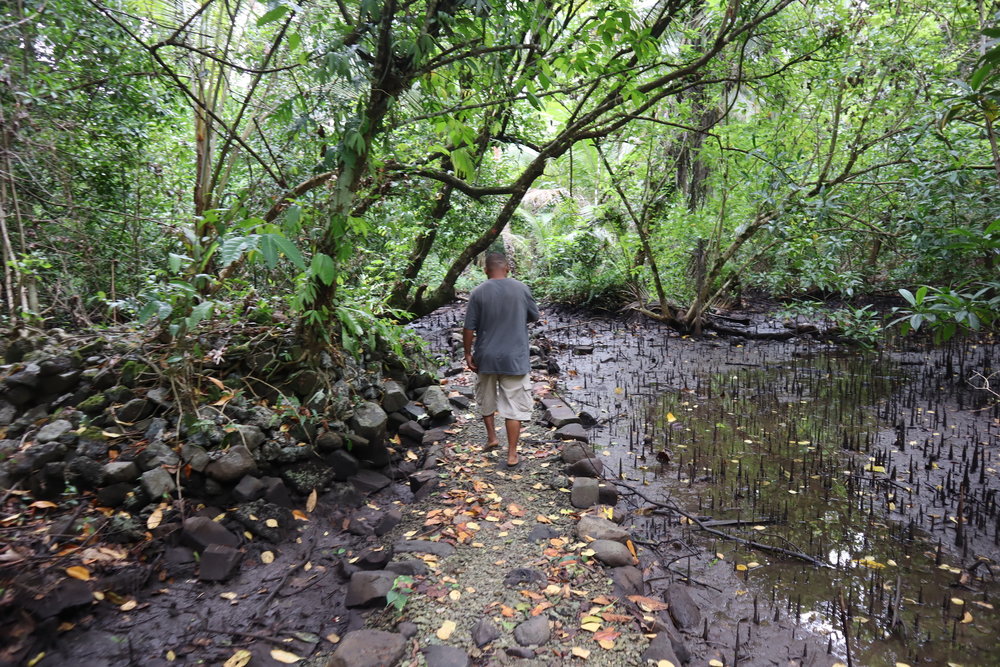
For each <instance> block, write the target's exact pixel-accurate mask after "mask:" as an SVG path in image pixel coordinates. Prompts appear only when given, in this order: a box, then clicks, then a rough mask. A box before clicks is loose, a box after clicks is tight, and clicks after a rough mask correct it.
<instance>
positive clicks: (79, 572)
mask: <svg viewBox="0 0 1000 667" xmlns="http://www.w3.org/2000/svg"><path fill="white" fill-rule="evenodd" d="M66 574H68V575H69V576H71V577H73V578H74V579H79V580H80V581H90V570H88V569H87V568H85V567H83V566H82V565H73V566H71V567H67V568H66Z"/></svg>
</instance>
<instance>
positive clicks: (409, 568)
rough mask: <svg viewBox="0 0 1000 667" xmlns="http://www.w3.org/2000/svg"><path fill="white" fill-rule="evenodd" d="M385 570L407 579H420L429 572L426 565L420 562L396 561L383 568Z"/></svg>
mask: <svg viewBox="0 0 1000 667" xmlns="http://www.w3.org/2000/svg"><path fill="white" fill-rule="evenodd" d="M385 569H386V570H387V571H389V572H393V573H395V574H396V575H399V576H407V577H422V576H424V575H426V574H427V573H428V572H430V568H428V567H427V563H425V562H424V561H422V560H415V559H410V560H396V561H393V562H391V563H389V564H388V565H386V566H385Z"/></svg>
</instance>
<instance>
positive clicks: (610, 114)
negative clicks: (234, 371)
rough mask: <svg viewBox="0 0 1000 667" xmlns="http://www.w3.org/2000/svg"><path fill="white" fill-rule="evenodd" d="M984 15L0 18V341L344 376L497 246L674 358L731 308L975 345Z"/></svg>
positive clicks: (625, 9)
mask: <svg viewBox="0 0 1000 667" xmlns="http://www.w3.org/2000/svg"><path fill="white" fill-rule="evenodd" d="M997 9H998V7H997V3H993V2H987V1H986V0H978V2H969V1H968V0H914V1H909V0H907V1H905V2H904V1H901V0H869V1H865V0H806V1H802V2H795V1H793V0H607V1H604V2H592V1H587V0H559V1H556V2H538V1H529V0H523V1H522V0H510V1H507V2H500V1H498V0H425V1H423V2H414V1H412V0H311V1H310V0H304V1H301V2H298V3H296V2H292V0H270V1H269V2H267V3H264V2H253V1H251V0H205V1H204V2H185V1H182V0H169V1H168V0H60V2H51V1H47V0H11V2H9V3H7V4H6V6H5V10H4V13H3V15H2V20H0V100H2V105H0V113H2V117H0V127H2V139H0V141H2V144H0V236H2V239H0V240H2V250H3V260H4V276H3V301H4V306H3V316H4V317H5V318H6V321H7V323H8V324H14V323H16V322H25V321H26V322H28V323H29V324H37V323H42V322H44V323H45V324H46V325H49V326H85V325H90V324H109V323H113V322H122V321H127V320H132V319H139V320H144V321H145V320H150V319H152V318H158V319H159V320H160V321H161V322H163V323H164V324H165V325H166V326H167V327H168V328H169V330H170V333H172V334H174V335H175V336H176V335H183V334H184V333H185V332H186V331H188V330H190V329H192V328H194V327H196V326H198V325H199V324H200V323H202V322H203V321H205V320H207V319H215V318H218V319H222V320H238V319H248V320H253V321H260V322H268V321H271V320H272V319H273V318H275V317H278V318H279V319H280V318H284V317H288V318H294V321H295V322H297V323H298V326H299V327H300V331H301V332H302V334H303V335H304V336H305V337H306V339H307V340H311V341H313V342H317V343H318V342H321V341H324V340H329V339H331V338H334V339H335V340H337V341H339V342H341V343H342V344H344V345H345V346H346V347H348V348H351V347H354V346H356V345H358V344H359V342H360V340H361V339H362V338H363V337H364V336H365V335H367V334H368V333H369V332H371V331H380V330H381V331H384V332H388V331H389V327H390V326H391V325H390V324H387V323H386V322H387V321H388V320H396V321H400V320H405V319H407V318H410V317H413V316H417V315H420V314H423V313H427V312H430V311H431V310H433V309H435V308H436V307H438V306H440V305H442V304H444V303H446V302H448V301H450V300H451V299H452V298H453V297H454V296H455V294H456V292H457V291H458V290H461V289H463V288H465V287H468V286H469V285H471V284H472V283H473V282H477V281H478V280H479V276H478V275H475V276H472V275H471V274H470V273H469V272H468V271H467V269H468V268H469V267H470V265H472V264H473V262H474V261H475V259H476V257H477V256H479V255H480V254H481V253H482V252H483V251H485V250H487V249H489V248H491V247H494V246H497V245H499V244H502V245H503V246H504V247H505V248H506V249H507V250H508V252H510V253H511V254H512V255H513V257H514V259H515V261H516V263H517V267H518V276H519V277H520V278H522V279H523V280H525V281H526V282H528V283H529V284H531V285H532V287H533V288H534V289H535V291H536V294H537V295H539V296H540V297H542V298H545V299H552V300H568V301H575V302H591V301H599V302H601V303H603V304H607V305H615V306H620V305H624V304H628V303H630V302H631V303H633V304H634V305H635V307H637V308H640V309H641V310H642V311H644V312H646V313H647V314H648V315H650V316H652V317H656V318H660V319H664V320H666V321H669V322H672V323H674V324H675V325H676V326H678V327H681V328H685V329H688V328H697V327H698V326H699V323H700V322H701V321H702V318H703V316H704V315H705V314H706V313H707V312H709V310H710V309H712V308H714V307H716V306H718V305H720V304H723V305H724V304H726V303H732V302H735V301H737V300H738V299H739V298H740V295H741V294H743V293H746V292H751V291H753V292H754V293H764V294H767V295H771V296H774V297H778V298H782V299H798V300H800V301H792V302H790V303H791V305H789V306H788V308H789V309H791V310H792V311H795V310H798V311H799V312H804V311H808V310H810V309H813V310H815V309H816V308H821V307H822V306H821V305H810V304H811V303H812V304H818V303H820V302H810V301H808V300H803V299H815V298H820V299H830V298H833V299H837V300H840V301H843V302H848V303H850V302H852V299H856V298H858V297H862V296H866V295H898V294H902V296H903V297H904V298H905V305H904V307H903V308H902V309H901V310H900V312H901V313H902V315H904V316H906V319H905V320H903V321H902V324H903V326H904V327H906V328H914V327H917V328H919V327H924V328H927V327H928V326H930V327H932V328H934V329H935V330H936V332H937V333H938V334H939V336H942V337H946V336H949V335H951V334H952V333H953V332H954V331H955V330H956V329H957V328H960V327H972V328H980V327H986V326H990V325H992V324H993V323H994V322H995V321H996V316H997V312H998V311H1000V278H998V274H997V267H998V261H1000V222H998V217H1000V216H998V213H1000V197H998V195H1000V146H998V140H997V128H996V122H997V117H998V114H1000V79H998V76H997V73H998V71H997V69H996V66H997V63H998V62H1000V48H998V47H995V46H994V43H995V41H996V39H997V38H1000V28H996V27H994V26H995V25H996V15H995V13H996V11H997ZM854 303H858V302H856V301H855V302H854ZM835 316H836V317H839V318H841V320H842V321H843V323H844V326H845V327H846V328H848V329H851V328H853V330H854V331H856V332H858V334H859V335H860V336H862V337H863V336H865V335H867V334H866V332H870V331H871V327H873V326H876V327H877V324H875V318H874V315H872V314H871V312H870V311H869V310H866V309H863V308H859V307H856V306H845V307H844V308H843V309H841V310H839V311H837V312H836V313H835ZM290 321H292V320H290Z"/></svg>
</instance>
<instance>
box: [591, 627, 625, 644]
mask: <svg viewBox="0 0 1000 667" xmlns="http://www.w3.org/2000/svg"><path fill="white" fill-rule="evenodd" d="M621 636H622V633H620V632H618V631H617V630H612V629H611V628H605V629H604V630H601V631H600V632H595V633H594V639H596V640H597V641H599V642H601V641H614V640H615V639H618V638H619V637H621Z"/></svg>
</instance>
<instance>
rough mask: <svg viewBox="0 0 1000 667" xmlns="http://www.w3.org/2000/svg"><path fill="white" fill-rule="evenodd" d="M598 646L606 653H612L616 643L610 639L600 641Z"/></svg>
mask: <svg viewBox="0 0 1000 667" xmlns="http://www.w3.org/2000/svg"><path fill="white" fill-rule="evenodd" d="M597 644H598V646H600V647H601V648H603V649H604V650H605V651H610V650H611V649H613V648H614V647H615V643H614V642H613V641H612V640H610V639H598V640H597Z"/></svg>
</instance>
